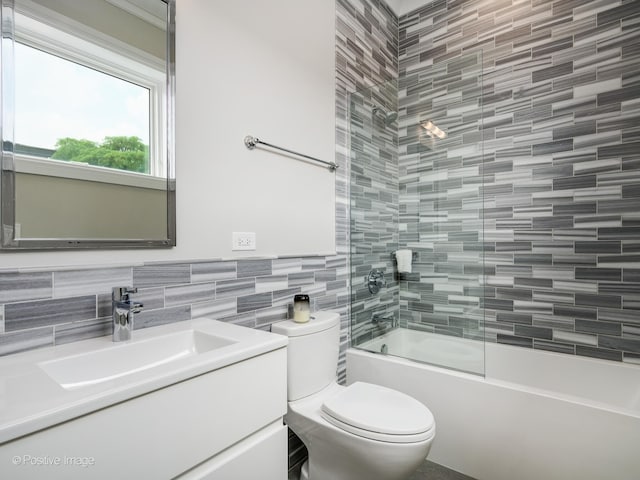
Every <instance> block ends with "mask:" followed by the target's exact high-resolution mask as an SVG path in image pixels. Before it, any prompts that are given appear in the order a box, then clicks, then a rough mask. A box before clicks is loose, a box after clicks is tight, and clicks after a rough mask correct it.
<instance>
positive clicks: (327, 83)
mask: <svg viewBox="0 0 640 480" xmlns="http://www.w3.org/2000/svg"><path fill="white" fill-rule="evenodd" d="M176 22H177V45H176V56H177V62H176V63H177V66H176V70H177V92H176V110H177V114H176V125H177V127H176V137H177V138H176V144H177V152H176V157H177V168H176V176H177V235H178V246H177V247H176V248H173V249H171V250H124V251H115V252H114V251H87V252H85V251H74V252H21V253H6V252H3V253H1V254H0V268H3V267H4V268H11V267H48V266H60V265H72V266H75V265H94V264H114V261H115V262H117V263H124V264H131V263H135V262H141V261H176V260H197V259H209V258H219V257H240V256H263V255H275V254H278V255H302V254H327V253H332V252H334V251H335V232H334V231H335V187H334V185H335V184H334V174H333V173H330V172H329V171H328V170H327V169H324V168H321V167H318V166H316V165H311V164H307V163H305V162H301V161H298V160H294V159H291V158H286V157H283V156H280V155H277V154H272V153H268V152H266V151H264V150H258V149H256V150H254V151H249V150H247V149H246V148H245V147H244V144H243V138H244V136H245V135H247V134H252V135H255V136H257V137H260V138H262V139H263V140H265V141H269V142H272V143H275V144H277V145H282V146H284V147H288V148H290V149H293V150H298V151H300V152H303V153H306V154H308V155H312V156H316V157H318V158H321V159H324V160H327V161H333V160H334V151H335V133H334V132H335V83H334V71H335V68H334V62H335V60H334V57H335V51H334V45H335V43H334V42H335V40H334V37H335V5H334V2H332V1H317V0H277V1H275V2H264V1H263V0H234V1H233V2H219V1H211V0H179V1H178V2H177V19H176ZM232 231H253V232H256V234H257V245H258V249H257V250H256V251H255V252H247V253H245V254H244V255H242V254H241V253H240V252H232V251H231V232H232Z"/></svg>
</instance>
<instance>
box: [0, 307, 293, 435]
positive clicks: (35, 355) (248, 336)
mask: <svg viewBox="0 0 640 480" xmlns="http://www.w3.org/2000/svg"><path fill="white" fill-rule="evenodd" d="M189 329H193V330H198V331H201V332H204V333H210V334H212V335H218V336H224V337H228V338H232V339H233V340H234V341H235V342H236V343H234V344H232V345H228V346H223V347H221V348H217V349H215V350H213V351H210V352H205V353H201V354H198V355H194V356H191V357H188V358H181V359H178V360H175V361H172V362H169V363H165V364H162V365H158V366H154V367H151V368H148V369H146V370H144V371H139V372H134V373H130V374H127V375H123V376H120V377H118V378H113V379H108V380H106V381H101V382H100V383H97V384H93V385H87V386H83V387H81V388H75V389H65V388H63V387H62V386H61V385H60V384H58V383H57V382H56V381H54V380H53V379H52V378H51V377H49V375H47V373H45V371H44V370H42V368H40V366H39V365H38V364H39V363H41V362H48V361H51V360H57V359H61V358H65V357H69V356H74V355H81V354H83V353H87V352H93V351H97V350H113V351H114V352H116V353H117V349H118V348H122V347H123V346H125V345H131V344H132V343H135V342H139V341H144V340H145V339H153V338H155V337H160V336H163V335H167V334H171V333H175V332H180V331H183V330H189ZM286 345H287V338H286V337H284V336H281V335H276V334H273V333H269V332H265V331H262V330H255V329H251V328H247V327H240V326H237V325H233V324H228V323H224V322H219V321H216V320H212V319H209V318H201V319H197V320H190V321H184V322H176V323H172V324H168V325H162V326H158V327H152V328H146V329H142V330H135V331H134V332H133V340H131V341H130V342H119V343H114V342H113V341H112V340H111V336H110V335H109V336H107V337H101V338H95V339H90V340H83V341H80V342H75V343H70V344H67V345H61V346H56V347H48V348H43V349H38V350H32V351H28V352H24V353H19V354H15V355H10V356H6V357H0V444H2V443H4V442H7V441H10V440H13V439H15V438H18V437H20V436H23V435H27V434H29V433H33V432H35V431H37V430H41V429H43V428H47V427H50V426H53V425H55V424H58V423H60V422H64V421H67V420H70V419H73V418H75V417H78V416H80V415H84V414H87V413H90V412H93V411H96V410H98V409H101V408H104V407H108V406H109V405H113V404H115V403H118V402H121V401H124V400H127V399H129V398H133V397H135V396H139V395H142V394H145V393H148V392H151V391H153V390H157V389H159V388H162V387H166V386H168V385H171V384H174V383H177V382H180V381H183V380H186V379H188V378H191V377H194V376H196V375H201V374H203V373H206V372H210V371H213V370H217V369H220V368H223V367H225V366H227V365H231V364H233V363H237V362H240V361H242V360H246V359H248V358H251V357H255V356H257V355H261V354H264V353H267V352H270V351H272V350H276V349H279V348H283V347H285V346H286ZM116 356H117V355H116Z"/></svg>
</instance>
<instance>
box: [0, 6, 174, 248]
mask: <svg viewBox="0 0 640 480" xmlns="http://www.w3.org/2000/svg"><path fill="white" fill-rule="evenodd" d="M174 19H175V0H82V1H77V0H2V45H1V50H0V55H1V58H0V60H1V64H2V102H1V103H2V122H1V133H2V169H1V171H0V181H1V183H0V197H1V200H2V206H1V209H0V220H1V223H2V230H1V231H0V248H1V249H3V250H16V249H27V250H29V249H58V248H137V247H151V248H158V247H171V246H174V245H175V244H176V235H175V230H176V227H175V162H174V140H173V139H174V83H175V22H174Z"/></svg>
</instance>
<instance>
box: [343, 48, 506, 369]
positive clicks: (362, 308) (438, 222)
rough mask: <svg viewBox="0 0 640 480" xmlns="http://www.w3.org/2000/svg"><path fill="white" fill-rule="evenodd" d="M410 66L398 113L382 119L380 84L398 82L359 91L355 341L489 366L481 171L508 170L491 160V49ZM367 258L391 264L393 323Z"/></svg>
mask: <svg viewBox="0 0 640 480" xmlns="http://www.w3.org/2000/svg"><path fill="white" fill-rule="evenodd" d="M406 72H407V73H406V74H405V75H403V76H401V78H400V79H399V80H398V83H397V104H396V105H397V110H396V108H390V107H389V106H388V105H393V103H391V102H389V103H388V104H386V105H382V108H383V109H384V110H385V114H386V115H384V116H383V115H382V114H381V113H380V112H379V111H378V110H376V107H377V106H378V105H377V103H376V100H377V99H375V95H374V94H373V93H372V92H377V91H379V90H380V91H385V92H392V90H393V89H392V88H390V87H389V86H379V87H376V88H373V89H368V90H367V91H366V92H356V93H354V94H353V95H352V96H351V102H350V108H351V112H350V120H351V138H350V140H351V165H352V172H351V192H352V193H351V228H352V231H351V261H352V312H353V314H352V330H351V332H352V345H353V346H356V347H358V348H364V349H367V350H370V351H377V352H381V353H386V354H389V355H397V356H401V357H405V358H408V359H411V360H416V361H420V362H424V363H429V364H434V365H438V366H443V367H447V368H452V369H456V370H461V371H465V372H472V373H478V374H483V373H484V310H483V297H484V288H485V285H484V255H485V253H486V249H487V247H486V245H485V243H484V226H485V225H484V218H483V214H484V210H485V205H484V190H483V179H484V176H485V175H496V174H499V172H498V171H495V170H492V169H491V168H487V166H486V165H485V163H484V162H485V158H484V156H483V140H484V138H485V136H486V135H488V134H490V130H485V129H484V126H483V124H482V113H483V106H484V105H483V103H484V102H483V98H482V93H483V90H482V58H481V54H480V53H474V54H471V55H465V56H461V57H457V58H454V59H451V60H448V61H446V62H441V63H437V64H435V65H431V66H429V67H427V68H423V69H421V70H420V71H417V72H412V71H410V70H409V69H407V70H406ZM394 86H395V84H394ZM371 98H374V100H373V101H371V100H367V99H371ZM389 112H391V114H390V113H389ZM396 112H397V113H396ZM394 114H395V118H392V120H391V121H389V119H390V118H391V117H393V115H394ZM394 129H395V131H394ZM389 130H391V131H389ZM394 133H395V134H396V137H395V138H396V141H397V143H396V145H395V148H396V149H395V150H393V147H394V145H393V142H392V141H389V142H387V143H386V144H385V145H386V146H388V149H387V150H384V151H377V149H376V143H375V142H376V140H379V139H380V138H381V137H386V138H389V139H393V138H394ZM376 154H377V155H378V156H377V157H376ZM374 157H375V158H374ZM363 158H365V159H366V160H364V161H363ZM372 172H376V173H378V174H384V175H385V182H386V183H385V187H386V188H385V189H379V190H378V192H379V196H375V195H374V196H373V197H372V196H371V195H372V193H371V192H369V191H367V188H372V187H373V184H371V185H369V184H366V185H364V183H366V181H367V180H366V179H368V178H369V176H371V175H372V174H373V173H372ZM393 185H395V186H396V188H397V194H395V192H394V189H393V187H392V186H393ZM385 192H388V194H387V195H385ZM381 198H384V199H386V200H387V202H382V201H381V200H380V199H381ZM363 226H366V228H363ZM382 234H385V235H387V237H386V239H387V240H388V241H387V242H378V243H377V244H375V247H377V248H378V249H379V251H378V250H374V248H373V247H374V245H373V244H371V243H370V242H369V241H368V240H371V239H373V238H378V237H377V235H382ZM374 251H375V258H374V257H373V256H372V255H373V254H374ZM397 251H400V252H399V253H398V255H400V256H401V258H402V256H403V255H404V258H409V259H410V262H409V265H408V266H406V262H402V261H401V262H398V259H397V257H396V252H397ZM363 258H370V259H372V260H377V261H379V262H380V263H379V265H380V266H382V267H383V268H384V269H385V277H387V286H386V287H385V288H386V289H387V292H386V293H387V295H386V297H385V299H386V300H385V302H384V303H385V309H384V311H383V313H386V312H393V316H394V317H393V318H394V319H396V318H397V323H394V324H392V325H391V326H390V325H389V323H390V322H384V324H383V325H380V314H379V313H378V310H380V309H379V308H378V306H379V303H380V300H378V298H377V294H373V293H370V292H367V290H365V289H364V284H365V283H366V282H365V280H364V277H363V274H366V272H365V270H367V268H369V267H370V266H371V264H369V263H365V262H363V261H362V260H363ZM363 266H364V267H363ZM396 302H397V303H396ZM396 315H397V316H396Z"/></svg>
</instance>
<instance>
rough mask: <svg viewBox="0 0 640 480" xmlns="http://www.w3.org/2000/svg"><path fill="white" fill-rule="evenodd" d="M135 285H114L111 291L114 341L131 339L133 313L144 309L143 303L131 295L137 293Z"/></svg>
mask: <svg viewBox="0 0 640 480" xmlns="http://www.w3.org/2000/svg"><path fill="white" fill-rule="evenodd" d="M137 292H138V289H137V288H135V287H114V288H113V291H112V293H111V299H112V303H111V308H112V316H113V341H114V342H124V341H126V340H131V332H132V330H133V315H134V314H136V313H140V312H141V311H142V307H143V305H142V304H141V303H139V302H136V301H135V300H131V297H130V296H129V295H130V294H132V293H137Z"/></svg>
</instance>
